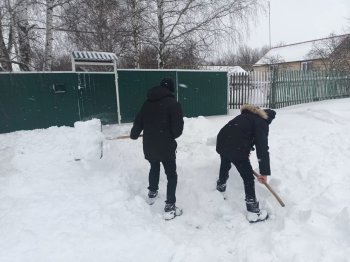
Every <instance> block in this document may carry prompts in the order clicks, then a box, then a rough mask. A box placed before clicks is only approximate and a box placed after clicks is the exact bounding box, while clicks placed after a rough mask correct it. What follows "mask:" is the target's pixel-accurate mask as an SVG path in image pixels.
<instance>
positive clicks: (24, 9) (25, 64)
mask: <svg viewBox="0 0 350 262" xmlns="http://www.w3.org/2000/svg"><path fill="white" fill-rule="evenodd" d="M29 5H30V3H29V0H17V1H16V14H15V17H16V18H15V21H16V29H17V34H18V35H17V37H18V47H19V54H18V55H19V57H18V60H19V62H20V65H19V67H20V69H21V71H29V70H30V63H31V47H30V33H31V29H32V28H33V25H30V24H29V16H28V9H29Z"/></svg>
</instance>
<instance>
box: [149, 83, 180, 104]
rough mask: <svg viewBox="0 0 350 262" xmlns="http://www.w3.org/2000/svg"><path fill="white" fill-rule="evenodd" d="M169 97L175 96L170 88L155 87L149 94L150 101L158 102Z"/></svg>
mask: <svg viewBox="0 0 350 262" xmlns="http://www.w3.org/2000/svg"><path fill="white" fill-rule="evenodd" d="M167 96H170V97H174V94H173V93H172V92H171V91H170V90H169V89H168V88H164V87H162V86H156V87H153V88H151V89H150V90H149V91H148V93H147V98H148V100H149V101H158V100H160V99H162V98H163V97H167Z"/></svg>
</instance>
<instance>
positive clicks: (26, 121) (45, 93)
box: [0, 73, 78, 133]
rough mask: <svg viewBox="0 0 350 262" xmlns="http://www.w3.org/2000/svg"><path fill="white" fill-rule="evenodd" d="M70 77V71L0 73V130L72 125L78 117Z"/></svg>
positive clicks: (72, 78) (71, 77) (71, 78)
mask: <svg viewBox="0 0 350 262" xmlns="http://www.w3.org/2000/svg"><path fill="white" fill-rule="evenodd" d="M73 80H74V74H70V73H67V74H60V73H57V74H38V73H26V74H16V73H14V74H0V86H1V89H0V94H1V95H0V104H1V112H2V114H3V115H4V116H5V120H4V121H5V124H4V125H3V124H1V126H0V132H1V133H4V132H11V131H16V130H30V129H35V128H47V127H50V126H53V125H72V124H73V123H74V122H75V121H77V120H78V115H77V114H75V112H76V110H77V103H73V100H72V96H74V97H76V96H75V91H74V83H73ZM57 88H59V89H60V91H57V90H58V89H57ZM55 90H56V91H55ZM75 100H76V98H75Z"/></svg>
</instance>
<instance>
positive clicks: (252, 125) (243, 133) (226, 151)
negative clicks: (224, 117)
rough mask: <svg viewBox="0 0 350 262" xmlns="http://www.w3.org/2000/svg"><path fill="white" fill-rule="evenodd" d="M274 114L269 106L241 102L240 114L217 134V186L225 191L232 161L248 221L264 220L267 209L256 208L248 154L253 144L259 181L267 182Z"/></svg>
mask: <svg viewBox="0 0 350 262" xmlns="http://www.w3.org/2000/svg"><path fill="white" fill-rule="evenodd" d="M275 116H276V112H275V111H274V110H272V109H260V108H259V107H257V106H253V105H248V104H247V105H243V106H242V107H241V114H240V115H238V116H237V117H235V118H234V119H232V120H231V121H230V122H228V123H227V124H226V125H225V126H224V127H223V128H222V129H221V130H220V132H219V134H218V136H217V141H216V151H217V153H218V154H219V155H220V158H221V164H220V171H219V179H218V181H217V186H216V189H217V190H218V191H219V192H222V193H223V192H225V191H226V182H227V179H228V177H229V170H230V169H231V163H232V164H234V166H235V167H236V168H237V170H238V172H239V174H240V175H241V177H242V179H243V183H244V190H245V201H246V207H247V211H248V213H247V219H248V221H249V222H251V223H253V222H259V221H264V220H266V219H267V218H268V213H267V211H266V210H263V209H260V208H259V202H258V201H257V200H256V196H255V184H254V175H253V168H252V166H251V164H250V160H249V156H250V152H251V151H252V150H254V146H255V148H256V155H257V158H258V161H259V170H260V174H261V175H260V176H259V177H258V181H259V182H261V183H263V182H267V177H268V176H270V175H271V171H270V156H269V146H268V135H269V124H271V122H272V120H273V119H274V118H275Z"/></svg>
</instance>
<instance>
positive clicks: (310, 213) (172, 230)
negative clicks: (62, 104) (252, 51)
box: [0, 99, 350, 262]
mask: <svg viewBox="0 0 350 262" xmlns="http://www.w3.org/2000/svg"><path fill="white" fill-rule="evenodd" d="M237 113H238V112H237V111H233V112H231V116H220V117H208V118H204V117H198V118H190V119H185V129H184V134H183V135H182V137H181V138H180V139H178V144H179V147H178V155H177V156H178V158H177V164H178V176H179V181H178V190H177V198H178V202H177V204H178V206H180V207H181V208H183V211H184V213H183V215H182V216H181V217H177V218H175V219H174V220H171V221H164V220H163V218H162V210H163V207H164V200H165V188H166V177H165V175H164V173H163V170H162V174H161V181H160V198H159V199H158V200H157V202H156V203H155V204H154V205H153V206H149V205H147V204H146V202H145V197H146V194H147V183H148V169H149V165H148V162H147V161H146V160H144V158H143V153H142V141H141V140H137V141H132V140H130V139H125V140H104V141H103V142H104V147H103V148H104V150H103V158H102V159H99V158H98V157H95V158H94V157H90V158H87V157H86V158H84V157H82V160H81V161H74V157H75V156H74V154H75V152H76V149H77V146H78V142H77V141H78V140H79V137H78V134H80V135H82V136H83V137H82V138H84V140H83V141H85V143H82V144H80V147H81V145H85V146H86V151H89V149H90V148H89V145H88V144H89V143H86V141H87V140H88V139H90V141H91V144H94V143H96V141H97V140H96V139H94V138H91V137H89V135H88V134H89V132H85V133H84V132H81V128H80V132H77V128H70V127H51V128H48V129H44V130H33V131H21V132H14V133H9V134H2V135H0V261H1V262H17V261H21V262H48V261H50V262H51V261H60V262H61V261H62V262H80V261H81V262H90V261H91V262H95V261H96V262H97V261H98V262H105V261H106V262H107V261H108V262H116V261H118V262H119V261H121V262H141V261H142V262H147V261H152V262H158V261H159V262H167V261H172V262H187V261H188V262H197V261H198V262H199V261H201V262H206V261H208V262H213V261H215V262H216V261H254V262H264V261H276V262H280V261H283V262H288V261H293V262H295V261H307V262H311V261H318V262H319V261H332V262H333V261H337V262H340V261H344V262H345V261H349V257H350V215H349V212H350V204H349V203H350V135H349V134H350V133H349V129H350V99H341V100H332V101H323V102H318V103H312V104H304V105H299V106H293V107H288V108H284V109H279V110H277V117H276V119H275V120H274V122H273V123H272V125H271V126H270V141H269V142H270V153H271V168H272V177H271V179H270V180H269V183H270V185H271V186H272V187H273V188H274V189H275V191H276V192H278V194H279V195H280V196H281V198H282V199H283V201H284V202H285V204H286V207H284V208H283V207H281V206H280V205H279V204H278V202H277V201H276V200H275V199H274V198H273V196H272V195H271V194H270V193H269V192H268V191H267V189H266V188H265V187H263V186H262V185H261V184H257V185H256V188H257V195H258V198H259V200H260V202H261V206H263V207H265V208H266V209H267V210H268V211H269V212H270V219H269V220H268V221H266V222H263V223H257V224H249V223H248V222H247V221H246V219H245V206H244V201H243V198H244V194H243V185H242V181H241V178H240V177H239V175H238V173H237V171H236V170H235V169H232V170H231V172H230V179H229V181H228V188H227V194H228V199H227V200H223V199H222V197H221V195H220V194H219V193H218V192H216V190H215V182H216V179H217V176H218V170H219V157H218V155H217V154H216V152H215V146H213V138H214V137H215V136H216V134H217V132H218V131H219V129H220V128H221V127H222V126H223V125H224V124H226V123H227V122H228V121H229V120H230V119H231V118H232V116H233V115H236V114H237ZM80 127H81V126H80ZM130 127H131V125H129V124H128V125H122V126H117V125H113V126H105V127H104V131H103V132H104V135H105V137H114V136H117V135H125V134H128V133H129V130H130ZM84 134H85V136H86V137H84ZM90 134H91V133H90ZM85 139H86V140H85ZM80 149H81V148H80ZM252 156H253V157H251V158H252V164H253V166H254V167H257V161H256V156H255V155H254V154H253V155H252Z"/></svg>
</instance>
